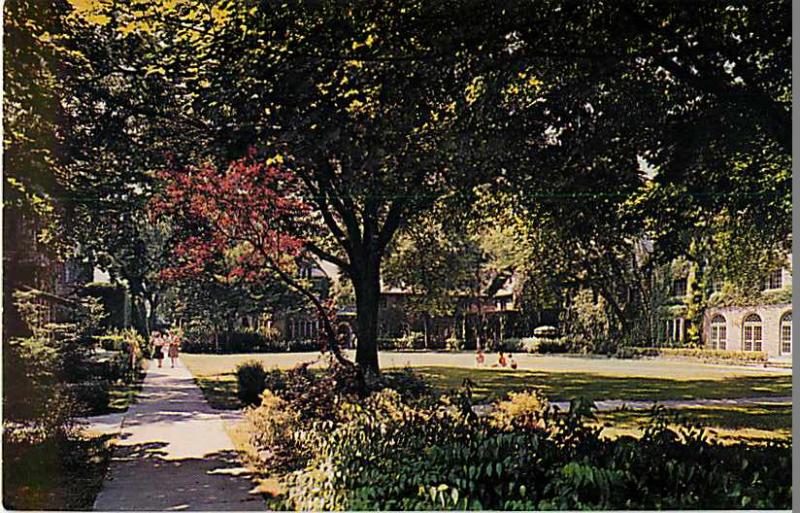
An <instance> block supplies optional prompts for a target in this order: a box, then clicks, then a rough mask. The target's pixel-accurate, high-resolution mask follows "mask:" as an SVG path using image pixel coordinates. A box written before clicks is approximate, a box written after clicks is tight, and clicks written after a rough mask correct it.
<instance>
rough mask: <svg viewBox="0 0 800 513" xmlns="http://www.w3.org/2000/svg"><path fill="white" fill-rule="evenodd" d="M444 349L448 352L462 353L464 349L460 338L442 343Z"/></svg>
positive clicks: (449, 339)
mask: <svg viewBox="0 0 800 513" xmlns="http://www.w3.org/2000/svg"><path fill="white" fill-rule="evenodd" d="M444 347H445V348H446V349H447V350H448V351H462V350H463V349H464V341H463V340H461V339H460V338H456V337H450V338H448V339H447V340H445V341H444Z"/></svg>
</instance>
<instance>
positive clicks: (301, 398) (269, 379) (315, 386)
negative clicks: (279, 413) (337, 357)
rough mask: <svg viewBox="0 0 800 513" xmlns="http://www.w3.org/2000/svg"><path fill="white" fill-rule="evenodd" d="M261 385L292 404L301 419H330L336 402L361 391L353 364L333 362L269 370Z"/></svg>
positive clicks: (358, 377)
mask: <svg viewBox="0 0 800 513" xmlns="http://www.w3.org/2000/svg"><path fill="white" fill-rule="evenodd" d="M263 381H264V384H265V387H266V388H267V389H268V390H270V391H272V392H273V393H274V394H275V395H277V396H278V397H280V398H282V399H284V400H285V401H287V402H289V403H290V404H291V405H292V408H293V410H294V411H296V412H297V413H298V415H300V418H301V419H303V420H334V419H335V418H336V410H337V407H338V404H339V403H340V402H341V401H342V400H344V399H346V398H352V397H354V396H356V395H358V394H359V393H360V392H361V391H362V390H363V386H362V385H363V383H362V380H361V376H360V374H359V371H358V369H357V368H356V367H345V366H342V365H338V364H333V365H331V366H330V367H327V368H325V369H321V370H320V371H319V372H318V373H314V372H311V371H310V370H309V369H308V364H300V365H297V366H296V367H294V368H292V369H289V370H288V371H280V370H277V369H276V370H273V371H271V372H270V373H269V374H266V375H265V378H264V380H263Z"/></svg>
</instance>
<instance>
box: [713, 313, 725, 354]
mask: <svg viewBox="0 0 800 513" xmlns="http://www.w3.org/2000/svg"><path fill="white" fill-rule="evenodd" d="M727 344H728V325H727V323H726V322H725V317H723V316H721V315H715V316H714V318H713V319H711V340H710V344H709V345H710V346H711V349H725V347H726V346H727Z"/></svg>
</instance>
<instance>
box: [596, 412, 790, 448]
mask: <svg viewBox="0 0 800 513" xmlns="http://www.w3.org/2000/svg"><path fill="white" fill-rule="evenodd" d="M668 414H670V415H672V416H674V420H675V422H674V423H673V425H674V426H678V425H679V424H680V423H681V422H682V421H686V422H688V423H690V424H692V425H698V426H702V427H705V428H708V431H709V434H710V435H711V437H712V438H715V439H718V440H720V441H722V442H736V441H750V442H765V441H768V440H791V438H792V404H791V403H754V404H745V405H725V406H696V407H687V408H681V409H679V410H668ZM597 418H598V422H599V423H600V424H602V425H606V426H608V427H606V428H605V429H604V431H603V434H604V435H606V436H611V437H614V436H619V435H623V434H632V435H634V436H635V435H639V434H641V429H642V427H643V426H644V425H646V423H647V422H648V421H649V419H650V418H651V413H650V412H649V411H647V410H619V411H610V412H600V413H598V414H597Z"/></svg>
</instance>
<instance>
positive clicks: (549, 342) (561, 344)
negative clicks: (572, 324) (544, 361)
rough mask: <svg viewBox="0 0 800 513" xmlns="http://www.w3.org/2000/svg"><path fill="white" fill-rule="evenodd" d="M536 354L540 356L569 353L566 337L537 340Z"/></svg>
mask: <svg viewBox="0 0 800 513" xmlns="http://www.w3.org/2000/svg"><path fill="white" fill-rule="evenodd" d="M537 352H539V353H541V354H548V353H553V354H555V353H566V352H569V340H568V339H567V338H566V337H561V338H554V339H546V338H543V339H538V346H537Z"/></svg>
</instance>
